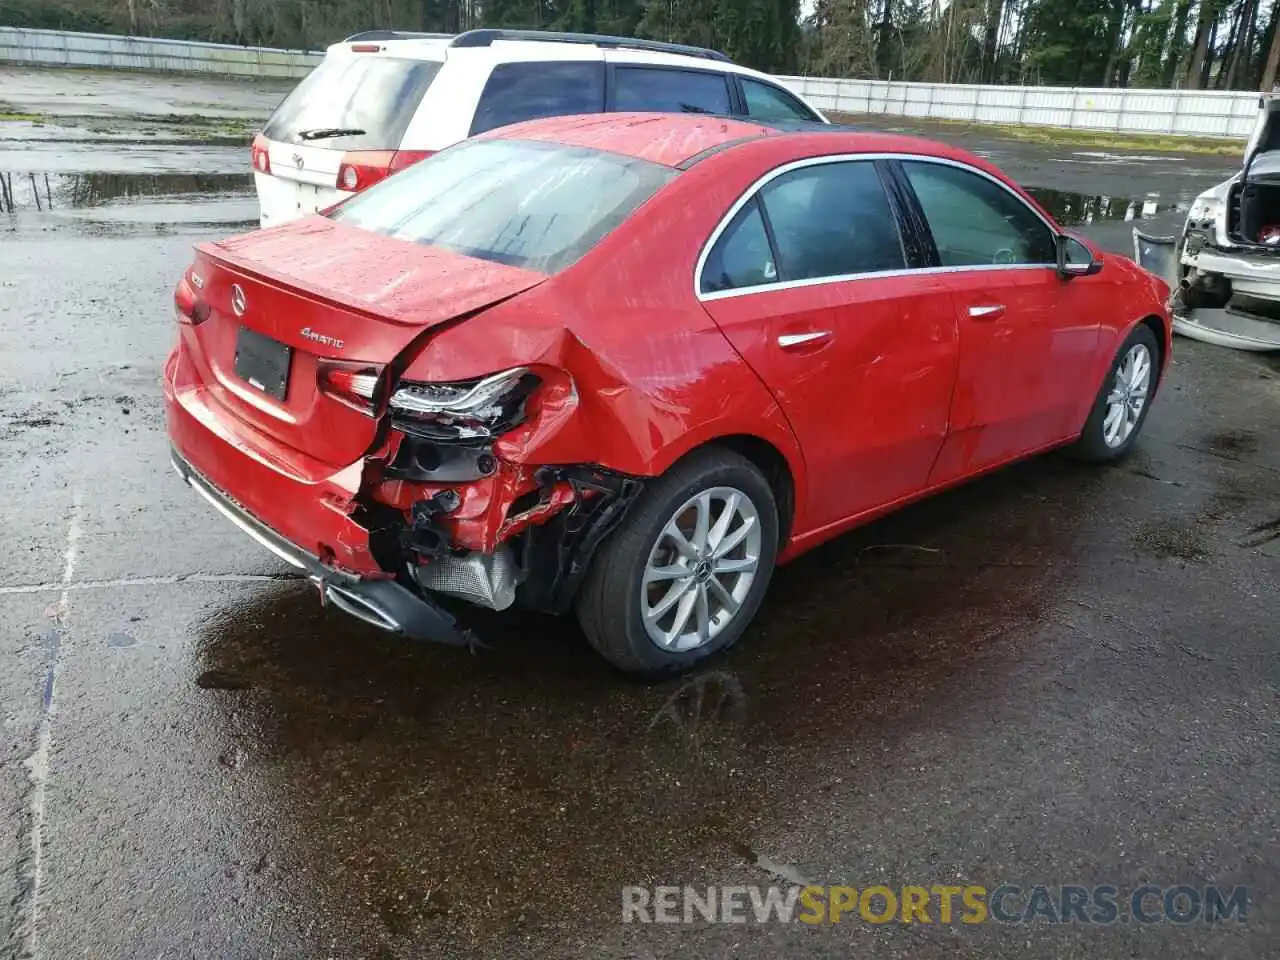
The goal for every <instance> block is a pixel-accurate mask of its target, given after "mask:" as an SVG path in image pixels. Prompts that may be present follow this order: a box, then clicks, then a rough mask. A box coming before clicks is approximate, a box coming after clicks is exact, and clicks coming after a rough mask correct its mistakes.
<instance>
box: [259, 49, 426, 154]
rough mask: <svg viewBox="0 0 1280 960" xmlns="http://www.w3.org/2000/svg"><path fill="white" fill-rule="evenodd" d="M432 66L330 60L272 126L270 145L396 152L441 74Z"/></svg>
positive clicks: (365, 57) (370, 58) (369, 57)
mask: <svg viewBox="0 0 1280 960" xmlns="http://www.w3.org/2000/svg"><path fill="white" fill-rule="evenodd" d="M440 67H441V64H439V63H437V62H435V61H433V60H405V59H400V58H396V57H383V56H378V55H376V54H353V55H351V56H349V57H327V58H326V59H325V60H324V62H323V63H321V64H320V66H318V67H316V68H315V69H314V70H312V71H311V73H309V74H308V75H307V77H306V78H305V79H304V80H303V81H302V82H301V83H300V84H298V86H297V87H295V88H294V91H293V93H291V94H289V96H288V97H286V98H285V100H284V102H283V103H281V104H280V106H279V107H278V108H277V109H276V112H275V113H274V114H272V116H271V119H270V120H268V121H267V125H266V128H265V129H264V130H263V133H264V134H265V136H266V137H267V139H268V140H276V141H283V142H285V143H310V144H312V145H314V146H317V147H330V148H333V149H337V150H394V149H396V148H397V147H399V146H400V140H401V138H402V137H404V132H405V130H406V128H408V126H409V121H410V120H412V119H413V115H414V113H415V112H416V111H417V109H418V104H419V103H421V102H422V95H423V94H424V93H426V92H427V88H428V87H429V86H431V81H432V80H434V79H435V77H436V74H437V73H439V72H440Z"/></svg>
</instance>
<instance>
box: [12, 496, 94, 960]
mask: <svg viewBox="0 0 1280 960" xmlns="http://www.w3.org/2000/svg"><path fill="white" fill-rule="evenodd" d="M83 513H84V498H83V495H82V494H81V492H80V491H79V490H77V491H76V492H75V494H74V496H73V498H72V504H71V519H70V521H69V522H68V523H67V548H66V550H65V551H64V553H63V567H62V595H61V596H60V597H59V598H58V605H57V607H56V609H55V612H54V618H55V622H56V625H55V627H54V631H53V643H52V647H53V649H52V650H51V651H50V656H49V670H48V673H47V674H46V675H45V684H44V707H43V710H42V711H41V714H40V727H39V731H38V732H37V734H36V750H35V753H33V754H32V755H31V756H30V757H29V758H28V759H27V761H26V765H27V773H28V776H29V777H30V778H31V807H30V816H31V835H30V847H31V851H30V852H31V886H30V889H29V891H28V896H27V917H26V936H25V937H24V938H23V955H24V956H26V957H30V958H33V960H34V958H37V957H39V954H40V892H41V888H42V886H43V884H44V827H45V799H46V796H47V792H48V786H49V752H50V750H51V749H52V746H53V715H54V711H55V709H56V706H57V704H56V702H55V700H54V695H55V694H56V692H57V688H58V674H59V673H60V672H61V669H62V639H63V636H64V632H65V629H66V620H67V609H68V605H69V603H70V600H71V591H70V587H71V584H72V582H73V581H74V578H75V573H76V559H77V557H78V554H79V550H80V529H81V520H82V516H83Z"/></svg>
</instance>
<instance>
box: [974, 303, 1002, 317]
mask: <svg viewBox="0 0 1280 960" xmlns="http://www.w3.org/2000/svg"><path fill="white" fill-rule="evenodd" d="M969 316H971V317H973V319H975V320H994V319H996V318H997V317H1002V316H1004V304H1003V303H987V304H983V305H981V306H977V307H970V308H969Z"/></svg>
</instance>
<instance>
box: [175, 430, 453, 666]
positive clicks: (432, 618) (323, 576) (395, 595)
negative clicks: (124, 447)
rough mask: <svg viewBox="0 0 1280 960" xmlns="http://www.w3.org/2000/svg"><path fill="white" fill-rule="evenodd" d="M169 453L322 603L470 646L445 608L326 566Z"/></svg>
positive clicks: (409, 632)
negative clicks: (310, 586)
mask: <svg viewBox="0 0 1280 960" xmlns="http://www.w3.org/2000/svg"><path fill="white" fill-rule="evenodd" d="M171 455H172V459H173V467H174V469H175V470H176V471H177V472H178V475H179V476H180V477H182V479H183V480H184V481H186V483H187V484H188V485H189V486H191V488H192V489H194V490H195V491H196V492H197V493H198V494H200V496H202V497H203V498H204V499H205V500H207V501H208V502H209V503H210V504H211V505H212V506H213V507H214V508H215V509H216V510H217V511H218V512H219V513H221V514H222V515H223V516H224V517H226V518H227V519H228V520H230V521H231V522H232V523H234V524H235V525H236V526H237V527H239V528H240V529H241V530H242V531H243V532H244V533H246V534H248V535H249V536H250V537H251V538H253V539H254V540H256V541H257V542H258V543H259V544H260V545H262V546H264V547H266V548H267V549H268V550H270V551H271V552H272V553H274V554H275V555H276V556H277V557H279V558H280V559H282V560H284V561H285V562H286V563H288V564H289V565H290V566H292V567H294V568H295V569H297V570H299V571H301V572H302V573H304V574H305V575H306V576H307V579H309V580H310V581H311V582H312V583H314V584H316V586H317V587H318V588H319V590H320V599H321V602H322V603H325V604H330V603H331V604H333V606H335V607H337V608H338V609H339V610H341V611H343V612H344V613H348V614H350V615H351V616H353V617H356V618H357V619H359V620H363V621H364V622H365V623H368V624H371V625H373V626H375V627H377V628H379V629H380V630H385V631H387V632H389V633H395V634H399V635H400V636H403V637H406V638H407V639H410V640H420V641H426V642H431V643H443V644H447V645H449V646H457V647H464V646H472V645H474V644H475V638H474V637H473V636H472V634H471V633H470V631H468V630H466V629H464V628H462V627H460V626H459V625H458V623H457V621H456V620H455V619H454V617H453V616H452V615H451V614H450V613H449V612H448V611H446V610H444V609H443V608H441V607H439V606H437V605H436V604H434V603H432V602H431V601H430V600H428V599H426V598H425V597H422V596H419V595H418V594H416V593H414V592H412V591H410V590H408V589H406V588H405V587H403V586H401V585H400V584H399V583H397V582H396V581H394V580H392V579H370V578H365V577H360V576H357V575H356V574H352V573H347V572H344V571H341V570H336V569H334V568H333V567H330V566H326V565H325V564H324V563H322V562H321V560H320V558H319V557H317V556H315V555H314V554H311V553H308V552H307V551H306V550H303V549H302V548H301V547H299V546H298V545H297V544H295V543H292V542H291V541H289V540H288V539H286V538H285V537H283V536H281V535H280V534H279V533H277V532H276V531H274V530H272V529H271V528H270V527H269V526H267V525H266V524H264V523H263V522H262V521H260V520H258V519H257V518H256V517H254V516H253V515H252V514H251V513H249V512H248V511H247V510H245V509H244V508H243V507H242V506H240V504H238V503H237V502H236V501H235V500H234V499H233V498H232V497H230V496H228V495H227V494H226V493H224V492H223V491H221V490H219V489H218V488H217V487H216V486H214V485H213V484H212V483H210V482H209V481H208V480H206V479H205V478H204V477H203V476H201V475H200V474H199V473H198V472H197V471H196V470H195V468H193V467H192V466H191V464H189V463H188V462H187V461H186V460H185V459H183V457H182V455H181V454H179V453H178V451H177V450H172V451H171Z"/></svg>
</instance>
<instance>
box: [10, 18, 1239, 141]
mask: <svg viewBox="0 0 1280 960" xmlns="http://www.w3.org/2000/svg"><path fill="white" fill-rule="evenodd" d="M320 57H321V54H319V53H312V52H308V51H305V50H271V49H266V48H261V47H233V46H226V45H223V44H217V43H188V42H184V41H181V40H156V39H152V38H150V37H116V36H109V35H106V34H98V33H65V32H62V31H58V30H28V29H25V28H20V27H0V62H4V61H9V62H13V63H30V64H40V65H43V66H59V67H105V68H108V69H115V70H163V71H169V72H174V73H206V74H221V75H224V76H232V77H279V78H298V77H303V76H305V75H306V74H307V72H308V71H310V70H311V69H312V68H313V67H314V66H315V65H316V64H317V63H319V62H320ZM782 81H783V82H784V83H785V84H786V85H787V86H789V87H790V88H791V89H793V90H795V91H796V92H797V93H799V94H801V95H802V96H804V97H805V98H806V99H808V100H809V101H810V102H811V103H813V105H814V106H816V107H817V108H818V109H820V110H833V111H839V112H842V113H855V114H856V113H880V114H890V115H895V116H905V117H934V118H944V119H951V120H968V121H973V122H977V123H1027V124H1043V125H1045V126H1057V127H1075V128H1082V129H1089V130H1110V131H1113V132H1118V133H1157V134H1172V135H1196V136H1213V137H1238V138H1240V139H1245V138H1247V137H1248V136H1249V134H1250V133H1251V132H1252V130H1253V125H1254V120H1255V119H1256V117H1257V115H1258V94H1256V93H1240V92H1234V91H1232V92H1223V91H1212V90H1211V91H1200V90H1117V89H1105V88H1087V87H1080V88H1074V87H1000V86H974V85H965V84H942V83H894V82H884V81H880V80H825V79H819V78H815V77H783V78H782ZM3 93H4V91H3V90H0V100H3V99H4V97H3Z"/></svg>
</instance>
